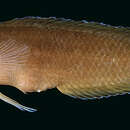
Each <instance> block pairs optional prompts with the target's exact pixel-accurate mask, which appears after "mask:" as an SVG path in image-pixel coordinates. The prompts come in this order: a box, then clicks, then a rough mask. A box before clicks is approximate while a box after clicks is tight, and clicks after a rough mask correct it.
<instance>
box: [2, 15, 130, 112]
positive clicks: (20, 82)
mask: <svg viewBox="0 0 130 130" xmlns="http://www.w3.org/2000/svg"><path fill="white" fill-rule="evenodd" d="M0 70H1V72H0V84H5V85H11V86H14V87H16V88H18V89H19V90H21V91H22V92H24V93H26V92H40V91H45V90H47V89H51V88H54V87H56V88H57V89H58V90H59V91H61V92H62V93H63V94H66V95H69V96H72V97H76V98H81V99H93V98H101V97H107V96H112V95H117V94H124V93H128V92H130V29H129V28H124V27H113V26H108V25H103V24H99V23H95V22H86V21H73V20H66V19H57V18H34V17H31V18H30V17H29V18H21V19H14V20H11V21H7V22H2V23H0ZM0 99H2V100H4V101H6V102H8V103H10V104H12V105H14V106H16V107H18V108H19V109H21V110H27V111H30V112H32V111H35V109H32V108H28V107H25V106H22V105H20V104H19V103H18V102H16V101H14V100H12V99H10V98H9V97H7V96H5V95H3V94H2V93H0Z"/></svg>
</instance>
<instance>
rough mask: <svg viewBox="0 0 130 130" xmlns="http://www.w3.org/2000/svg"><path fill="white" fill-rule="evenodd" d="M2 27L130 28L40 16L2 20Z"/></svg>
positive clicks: (124, 29) (127, 29) (122, 29)
mask: <svg viewBox="0 0 130 130" xmlns="http://www.w3.org/2000/svg"><path fill="white" fill-rule="evenodd" d="M0 27H36V28H49V29H57V28H58V29H66V30H73V31H82V32H85V31H86V29H88V30H89V29H96V30H98V29H99V30H111V29H112V30H115V31H116V30H118V31H119V30H121V31H129V28H124V27H115V26H111V25H106V24H102V23H98V22H87V21H86V20H82V21H74V20H71V19H64V18H55V17H49V18H40V17H25V18H16V19H13V20H10V21H6V22H1V23H0Z"/></svg>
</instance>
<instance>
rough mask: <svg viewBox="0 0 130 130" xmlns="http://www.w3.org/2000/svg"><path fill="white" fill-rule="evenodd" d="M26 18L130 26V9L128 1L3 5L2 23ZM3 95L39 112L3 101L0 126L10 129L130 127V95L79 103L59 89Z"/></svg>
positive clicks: (6, 90) (5, 88) (7, 88)
mask: <svg viewBox="0 0 130 130" xmlns="http://www.w3.org/2000/svg"><path fill="white" fill-rule="evenodd" d="M25 16H40V17H50V16H55V17H58V18H59V17H60V18H61V17H62V18H69V19H73V20H87V21H96V22H103V23H105V24H110V25H113V26H120V25H121V26H125V27H127V26H130V7H129V3H126V1H121V2H120V1H103V2H102V1H99V0H95V1H94V0H92V1H87V0H86V1H85V0H84V1H82V0H79V1H76V0H75V1H71V0H69V1H67V0H66V1H62V0H61V1H53V0H52V1H51V0H50V1H44V0H43V1H38V0H36V1H27V0H26V1H4V2H2V1H1V2H0V21H6V20H11V19H13V18H21V17H25ZM0 91H1V92H3V93H4V94H6V95H8V96H10V97H12V98H13V99H15V100H17V101H19V102H20V103H22V104H24V105H26V106H30V107H33V108H37V109H38V112H35V113H28V112H21V111H20V110H18V109H17V108H15V107H13V106H11V105H9V104H7V103H5V102H3V101H1V100H0V125H1V126H2V125H3V124H4V127H3V128H2V127H1V129H0V130H3V129H5V128H6V127H9V128H10V129H14V128H15V127H16V128H17V129H36V130H38V129H44V130H45V129H61V130H62V129H67V130H68V129H75V128H78V129H79V130H83V129H85V130H91V129H101V128H103V129H104V130H105V129H110V130H111V129H118V128H121V129H123V130H124V129H126V128H125V127H126V126H127V125H129V116H130V95H123V96H115V97H110V98H107V99H106V98H104V99H100V100H87V101H82V100H77V99H73V98H71V97H68V96H66V95H63V94H61V93H60V92H59V91H58V90H57V89H52V90H48V91H46V92H42V93H30V94H27V95H24V94H23V93H22V92H20V91H18V90H17V89H15V88H13V87H10V86H3V85H1V86H0Z"/></svg>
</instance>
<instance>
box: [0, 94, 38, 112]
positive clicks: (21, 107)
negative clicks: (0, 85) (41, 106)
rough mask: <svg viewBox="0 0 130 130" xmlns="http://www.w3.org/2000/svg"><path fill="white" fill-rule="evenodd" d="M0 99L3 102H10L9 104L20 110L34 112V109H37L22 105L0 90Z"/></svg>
mask: <svg viewBox="0 0 130 130" xmlns="http://www.w3.org/2000/svg"><path fill="white" fill-rule="evenodd" d="M0 99H1V100H3V101H5V102H7V103H9V104H11V105H13V106H15V107H17V108H18V109H20V110H22V111H28V112H35V111H37V110H36V109H33V108H30V107H26V106H23V105H21V104H19V103H18V102H16V101H15V100H13V99H11V98H9V97H7V96H5V95H4V94H2V93H1V92H0Z"/></svg>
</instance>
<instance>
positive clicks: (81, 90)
mask: <svg viewBox="0 0 130 130" xmlns="http://www.w3.org/2000/svg"><path fill="white" fill-rule="evenodd" d="M57 89H58V90H59V91H61V92H62V93H63V94H66V95H68V96H71V97H74V98H80V99H83V100H87V99H100V98H103V97H106V98H107V97H110V96H116V95H123V94H126V93H129V92H130V85H128V84H124V85H121V84H120V85H117V84H115V85H114V86H107V87H106V86H98V87H93V86H92V87H88V86H86V85H85V84H82V85H81V84H64V85H61V86H58V87H57Z"/></svg>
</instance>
